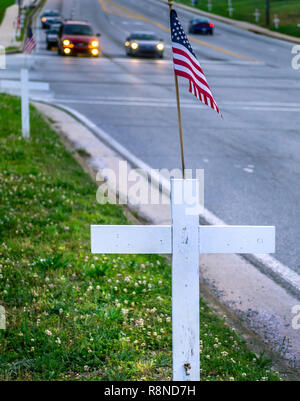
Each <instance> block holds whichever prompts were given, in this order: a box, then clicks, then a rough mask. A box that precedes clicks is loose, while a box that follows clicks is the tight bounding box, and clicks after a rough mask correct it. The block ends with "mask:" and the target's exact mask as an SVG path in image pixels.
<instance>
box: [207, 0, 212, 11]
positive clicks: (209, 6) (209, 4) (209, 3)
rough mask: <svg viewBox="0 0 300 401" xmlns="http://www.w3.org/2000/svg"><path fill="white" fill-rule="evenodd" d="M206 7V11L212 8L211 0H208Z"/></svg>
mask: <svg viewBox="0 0 300 401" xmlns="http://www.w3.org/2000/svg"><path fill="white" fill-rule="evenodd" d="M207 8H208V11H211V10H212V3H211V0H208V4H207Z"/></svg>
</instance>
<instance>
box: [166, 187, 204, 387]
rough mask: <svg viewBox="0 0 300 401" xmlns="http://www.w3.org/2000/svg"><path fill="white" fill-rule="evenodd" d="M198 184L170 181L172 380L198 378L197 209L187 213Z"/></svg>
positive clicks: (198, 283) (198, 282) (198, 284)
mask: <svg viewBox="0 0 300 401" xmlns="http://www.w3.org/2000/svg"><path fill="white" fill-rule="evenodd" d="M198 185H199V181H198V180H172V181H171V196H172V198H171V202H172V204H171V207H172V220H173V221H172V337H173V346H172V348H173V380H174V381H187V380H188V381H190V380H191V381H192V380H197V381H199V380H200V358H199V355H200V350H199V339H200V335H199V328H200V322H199V320H200V315H199V314H200V311H199V302H200V294H199V292H200V290H199V286H200V281H199V214H198V210H197V211H196V213H191V214H190V215H188V209H190V208H191V206H194V205H192V204H191V199H192V197H193V195H195V194H197V193H198V192H197V190H198V188H197V186H198ZM180 199H182V202H179V201H178V200H180ZM195 199H196V202H197V203H198V199H197V196H196V198H195Z"/></svg>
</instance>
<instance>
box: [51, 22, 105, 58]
mask: <svg viewBox="0 0 300 401" xmlns="http://www.w3.org/2000/svg"><path fill="white" fill-rule="evenodd" d="M99 36H100V33H97V34H95V33H94V30H93V27H92V25H91V24H90V23H89V22H86V21H72V20H69V21H64V22H63V24H62V26H61V28H60V31H59V37H58V54H60V55H62V56H72V55H75V54H79V53H82V54H83V53H84V54H87V55H90V56H94V57H97V56H98V55H99V40H98V37H99Z"/></svg>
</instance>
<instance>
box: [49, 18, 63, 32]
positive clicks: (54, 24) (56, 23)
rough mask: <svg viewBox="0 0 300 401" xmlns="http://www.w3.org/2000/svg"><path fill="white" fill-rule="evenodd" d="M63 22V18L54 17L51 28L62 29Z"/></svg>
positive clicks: (50, 22) (50, 23) (50, 24)
mask: <svg viewBox="0 0 300 401" xmlns="http://www.w3.org/2000/svg"><path fill="white" fill-rule="evenodd" d="M62 24H63V19H62V18H60V19H53V20H51V21H49V29H58V30H59V29H60V27H61V26H62Z"/></svg>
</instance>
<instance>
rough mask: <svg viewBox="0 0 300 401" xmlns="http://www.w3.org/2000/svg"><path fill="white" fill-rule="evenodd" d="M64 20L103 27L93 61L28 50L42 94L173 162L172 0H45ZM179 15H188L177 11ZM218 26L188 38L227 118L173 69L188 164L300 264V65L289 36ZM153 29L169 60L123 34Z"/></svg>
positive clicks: (14, 59)
mask: <svg viewBox="0 0 300 401" xmlns="http://www.w3.org/2000/svg"><path fill="white" fill-rule="evenodd" d="M46 8H51V9H52V8H57V9H59V10H60V11H61V12H62V15H63V16H64V17H66V18H73V19H75V18H81V19H86V20H88V21H90V22H91V23H92V24H93V25H94V27H95V31H96V32H100V33H101V37H100V43H101V48H102V51H103V53H102V55H101V57H100V58H99V59H89V58H78V57H75V58H64V57H59V56H57V53H56V52H55V51H52V52H50V51H47V50H46V43H45V35H44V32H43V31H42V30H41V29H37V31H36V35H37V38H38V41H39V46H38V50H37V52H36V54H35V56H32V57H31V60H29V64H31V65H32V69H31V73H30V76H31V79H32V80H36V81H41V82H43V83H44V82H47V83H49V84H50V93H48V92H47V93H42V92H41V93H38V95H39V96H44V97H45V98H51V99H52V101H55V102H56V103H58V104H63V105H66V106H69V107H72V108H73V109H75V110H77V111H79V112H81V113H82V114H84V115H85V116H86V117H88V118H89V119H91V120H92V121H93V122H94V123H96V124H97V125H98V126H99V127H101V128H103V129H104V130H105V131H106V132H108V133H109V134H110V135H111V136H112V137H113V138H114V139H116V140H117V141H119V142H120V143H121V144H122V145H124V146H125V147H126V148H127V149H129V150H130V151H131V152H132V153H133V154H134V155H135V156H137V157H138V158H140V159H141V160H143V161H144V162H146V163H147V164H149V165H150V166H151V167H153V168H167V169H172V168H176V167H178V168H179V167H180V149H179V139H178V126H177V113H176V103H175V89H174V78H173V73H172V63H171V52H170V40H169V33H168V31H167V30H168V24H169V20H168V15H169V13H168V8H167V6H166V5H164V4H162V3H161V2H160V1H158V0H147V1H146V0H144V1H142V0H139V1H136V0H114V1H112V0H65V1H63V0H49V1H48V2H47V6H46ZM177 11H178V15H179V18H180V19H181V21H182V24H183V26H184V27H185V28H187V24H188V21H189V19H190V18H191V16H192V14H191V13H188V12H184V11H182V10H177ZM215 26H216V28H215V35H214V36H199V35H191V36H192V42H191V44H192V46H193V47H194V50H195V52H196V54H197V56H198V58H199V60H200V62H201V64H202V66H203V69H204V71H205V73H206V75H207V78H208V81H209V83H210V85H211V88H212V90H213V93H214V95H215V99H216V101H217V103H218V105H219V107H220V108H221V111H222V113H223V116H224V120H222V119H221V118H219V116H218V115H217V113H215V112H214V111H212V110H210V109H209V108H208V107H205V106H202V105H201V104H200V103H199V102H198V101H197V100H196V99H195V98H194V97H193V96H192V95H190V94H189V93H188V83H187V82H185V80H181V79H180V92H181V100H182V117H183V129H184V146H185V155H186V164H187V167H188V168H193V169H196V168H204V169H205V206H206V208H207V209H209V210H210V211H211V212H213V213H214V214H215V215H217V216H218V217H219V218H221V219H222V220H224V221H225V222H226V223H228V224H241V225H276V228H277V238H276V242H277V252H276V255H275V257H276V258H277V259H278V260H280V261H281V262H282V263H284V264H286V265H288V266H289V267H291V268H292V269H294V270H295V271H297V272H300V252H299V247H300V185H299V182H300V154H299V152H300V124H299V122H300V97H299V91H300V79H299V78H300V70H298V71H297V70H293V69H292V67H291V60H292V54H291V49H292V46H293V44H292V43H287V42H283V41H279V40H275V39H272V38H267V37H264V36H261V35H255V34H252V33H250V32H246V31H242V30H240V29H238V28H235V27H232V26H229V25H226V24H222V23H220V22H215ZM136 30H150V31H153V32H155V33H157V34H158V36H159V37H161V38H163V39H164V40H165V42H166V46H167V49H166V57H165V59H164V60H151V59H139V58H128V57H126V56H125V51H124V40H125V38H126V36H127V34H128V33H129V32H132V31H136ZM22 63H23V56H22V55H15V56H9V57H8V69H7V70H6V71H0V78H10V79H17V77H18V69H19V68H20V67H21V66H22Z"/></svg>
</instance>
